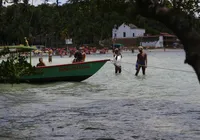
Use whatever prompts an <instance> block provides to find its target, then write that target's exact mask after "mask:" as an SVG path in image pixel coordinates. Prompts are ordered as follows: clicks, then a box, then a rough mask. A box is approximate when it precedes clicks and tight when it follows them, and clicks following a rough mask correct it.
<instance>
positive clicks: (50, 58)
mask: <svg viewBox="0 0 200 140" xmlns="http://www.w3.org/2000/svg"><path fill="white" fill-rule="evenodd" d="M48 53H49V63H52V55H53V50H52V49H50V50H49V51H48Z"/></svg>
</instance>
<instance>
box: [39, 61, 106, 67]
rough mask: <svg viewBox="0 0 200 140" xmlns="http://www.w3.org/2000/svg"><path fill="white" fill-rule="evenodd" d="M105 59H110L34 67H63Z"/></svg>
mask: <svg viewBox="0 0 200 140" xmlns="http://www.w3.org/2000/svg"><path fill="white" fill-rule="evenodd" d="M106 61H110V59H104V60H95V61H87V62H77V63H69V64H60V65H51V66H40V67H36V68H37V69H41V68H52V67H63V66H70V65H77V64H87V63H96V62H106Z"/></svg>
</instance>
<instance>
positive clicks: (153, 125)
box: [0, 51, 200, 140]
mask: <svg viewBox="0 0 200 140" xmlns="http://www.w3.org/2000/svg"><path fill="white" fill-rule="evenodd" d="M177 53H178V54H177ZM111 57H112V55H111V54H107V55H91V56H87V59H89V60H95V59H100V58H111ZM46 59H47V58H46V57H45V59H44V60H45V61H46ZM53 59H54V62H56V63H57V62H58V63H61V62H62V63H63V62H70V61H71V58H68V57H64V58H59V57H55V58H53ZM148 59H149V62H148V63H149V66H158V67H165V68H175V69H184V70H191V68H190V67H189V66H187V65H184V64H182V61H183V60H184V53H183V52H177V51H176V52H165V53H164V52H154V51H152V52H148ZM33 61H35V62H37V58H34V59H33ZM123 61H124V62H131V63H132V62H135V61H136V54H131V53H124V54H123ZM122 67H123V71H122V74H119V75H115V74H114V66H113V64H111V63H109V62H108V63H107V64H106V65H105V66H104V67H103V68H102V69H101V70H100V71H98V72H97V73H96V74H95V75H93V76H92V77H90V78H89V79H87V80H85V81H84V82H80V83H73V82H58V83H51V84H42V85H31V84H19V85H14V86H13V87H12V86H11V85H6V84H4V85H3V84H1V85H0V88H1V91H0V122H1V123H0V139H35V140H38V139H41V140H43V139H59V140H61V139H67V140H81V139H82V140H84V139H86V140H97V139H104V140H105V139H116V140H134V139H138V140H146V139H148V140H156V139H159V140H161V139H162V140H170V139H171V140H173V139H175V140H189V139H191V140H199V139H200V130H199V128H200V122H199V121H200V117H199V114H200V110H199V108H200V104H199V100H200V94H199V91H200V88H199V84H198V82H197V78H196V76H195V74H186V73H181V72H175V71H165V70H163V69H155V68H152V67H148V68H147V75H146V76H142V75H141V73H140V75H139V76H138V77H135V76H134V73H135V66H134V65H130V64H125V63H122Z"/></svg>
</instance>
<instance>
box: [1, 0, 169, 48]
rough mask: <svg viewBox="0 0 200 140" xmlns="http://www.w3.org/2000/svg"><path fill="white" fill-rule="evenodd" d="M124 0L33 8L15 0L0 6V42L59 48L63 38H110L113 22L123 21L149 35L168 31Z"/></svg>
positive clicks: (75, 1)
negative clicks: (14, 2) (26, 41)
mask: <svg viewBox="0 0 200 140" xmlns="http://www.w3.org/2000/svg"><path fill="white" fill-rule="evenodd" d="M125 1H126V0H82V1H79V0H71V1H70V2H69V3H66V4H64V5H62V6H58V5H56V4H55V5H48V4H43V5H39V6H37V7H35V6H32V5H28V4H24V3H16V4H13V5H11V6H8V7H0V45H11V44H22V43H24V37H27V38H28V40H29V44H42V45H46V46H51V47H52V46H54V47H61V46H63V45H64V39H65V38H73V43H74V44H99V41H100V40H104V39H110V38H111V36H112V29H113V27H114V25H121V24H122V23H123V22H125V23H127V24H129V23H132V24H135V25H136V26H138V27H139V28H145V29H146V32H147V33H149V34H159V33H160V32H170V31H169V30H168V29H167V28H166V27H165V26H164V25H162V24H160V23H159V22H157V21H154V20H149V19H146V18H144V17H141V16H140V15H138V14H137V13H136V9H135V5H134V3H128V2H125Z"/></svg>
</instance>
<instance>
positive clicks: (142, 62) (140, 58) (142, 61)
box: [135, 46, 147, 76]
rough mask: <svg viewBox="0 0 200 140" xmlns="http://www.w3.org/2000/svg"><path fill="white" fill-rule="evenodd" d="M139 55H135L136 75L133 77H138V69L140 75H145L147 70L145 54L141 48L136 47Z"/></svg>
mask: <svg viewBox="0 0 200 140" xmlns="http://www.w3.org/2000/svg"><path fill="white" fill-rule="evenodd" d="M138 50H139V52H140V53H139V54H138V55H137V62H136V73H135V76H137V75H138V73H139V71H140V68H142V73H143V75H145V70H146V68H147V54H146V53H144V52H143V47H142V46H139V47H138Z"/></svg>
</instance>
